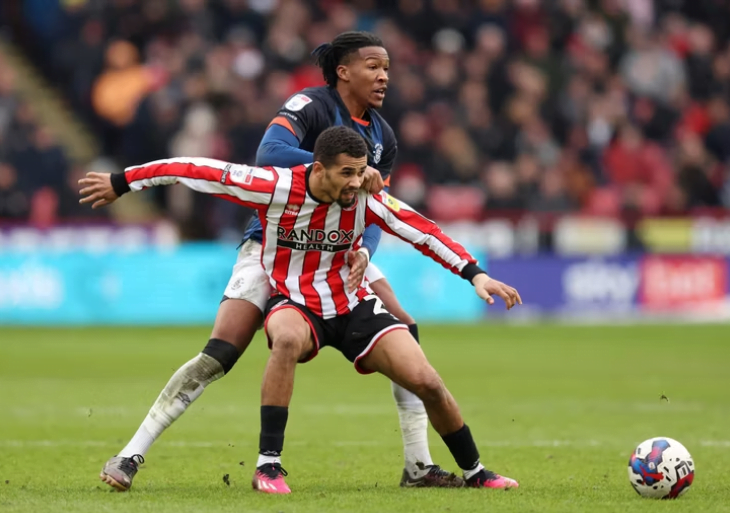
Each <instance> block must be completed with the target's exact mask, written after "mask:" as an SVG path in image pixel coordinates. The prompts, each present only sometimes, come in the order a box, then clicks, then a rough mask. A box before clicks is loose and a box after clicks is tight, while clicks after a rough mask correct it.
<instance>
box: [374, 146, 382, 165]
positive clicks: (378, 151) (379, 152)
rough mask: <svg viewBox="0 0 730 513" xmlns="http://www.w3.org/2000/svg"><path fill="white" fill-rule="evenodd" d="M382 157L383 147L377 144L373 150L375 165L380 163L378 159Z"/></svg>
mask: <svg viewBox="0 0 730 513" xmlns="http://www.w3.org/2000/svg"><path fill="white" fill-rule="evenodd" d="M382 156H383V145H382V144H380V143H378V144H376V145H375V147H374V148H373V162H374V163H375V164H378V163H379V162H380V157H382Z"/></svg>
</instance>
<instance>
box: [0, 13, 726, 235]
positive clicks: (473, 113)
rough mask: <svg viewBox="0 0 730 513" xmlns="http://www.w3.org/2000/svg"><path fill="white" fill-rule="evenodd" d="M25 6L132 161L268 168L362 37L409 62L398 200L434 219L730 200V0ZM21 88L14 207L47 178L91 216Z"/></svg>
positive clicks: (201, 213)
mask: <svg viewBox="0 0 730 513" xmlns="http://www.w3.org/2000/svg"><path fill="white" fill-rule="evenodd" d="M55 2H57V5H56V3H55ZM50 4H53V6H52V8H51V7H49V5H50ZM23 5H24V7H23V11H22V13H16V14H18V15H17V16H15V17H14V18H13V20H14V21H13V23H11V26H12V27H13V30H12V34H13V37H14V40H15V42H16V43H18V44H19V45H21V46H22V47H23V48H24V49H25V50H26V51H27V52H28V53H29V55H31V56H32V58H33V60H34V62H35V63H36V64H37V65H38V66H39V67H40V68H41V69H42V70H43V71H44V73H45V74H46V76H47V77H48V78H49V80H51V81H52V83H53V84H54V85H55V86H56V87H58V88H59V89H60V90H61V91H62V92H63V94H64V95H65V96H66V98H67V99H68V102H69V103H70V104H71V105H72V106H73V108H74V109H75V112H76V113H77V114H78V115H79V116H80V117H81V118H82V119H83V120H84V121H85V122H86V123H87V124H88V126H89V127H92V129H93V131H94V133H95V134H96V135H98V136H99V138H100V140H101V141H102V144H103V148H104V153H105V155H106V156H108V157H110V158H111V159H113V162H115V164H116V165H117V166H119V167H122V166H126V165H129V164H132V163H140V162H143V161H148V160H153V159H158V158H165V157H171V156H182V155H187V156H208V157H214V158H220V159H225V160H232V161H236V162H241V163H253V161H254V156H255V153H256V148H257V145H258V142H259V140H260V138H261V136H262V134H263V132H264V130H265V128H266V125H267V124H268V122H269V121H270V120H271V119H272V117H273V116H274V114H275V113H276V111H277V109H278V108H279V107H280V105H281V104H283V103H284V102H285V101H286V99H287V97H288V96H289V95H291V94H292V93H294V92H295V91H297V90H299V89H301V88H304V87H308V86H314V85H321V84H322V78H321V75H320V72H319V70H318V69H317V68H316V67H314V66H313V65H312V60H311V58H310V56H309V53H310V51H311V50H312V49H313V48H314V47H316V46H317V45H319V44H320V43H322V42H324V41H328V40H331V39H332V38H333V37H334V36H335V35H337V34H338V33H340V32H343V31H346V30H353V29H358V30H370V31H374V32H376V33H377V34H378V35H380V37H381V38H382V39H383V41H384V43H385V46H386V49H387V50H388V52H389V54H390V56H391V60H392V65H391V72H390V81H391V82H390V87H389V89H388V93H387V97H386V101H385V106H384V108H383V115H384V117H385V118H386V120H388V121H389V122H390V124H391V125H392V126H393V128H394V129H395V131H396V135H397V137H398V141H399V157H398V160H397V166H396V169H395V172H394V176H393V188H394V194H396V195H397V196H399V197H402V198H403V199H404V200H405V201H407V202H409V203H411V204H412V205H413V206H415V207H417V208H419V209H422V210H423V211H425V212H427V213H428V214H429V215H431V216H432V217H434V218H436V219H440V220H453V219H480V218H482V217H483V216H484V215H485V214H486V215H502V214H504V213H508V214H509V215H513V214H514V213H516V212H524V211H530V212H557V213H562V212H585V213H589V214H599V215H613V216H616V215H674V214H686V213H688V212H690V211H692V210H694V209H705V208H723V207H724V208H728V207H730V105H729V102H730V2H727V1H724V0H545V1H540V0H512V1H508V0H472V1H466V0H353V1H349V2H344V1H338V0H309V1H307V0H177V1H172V0H54V1H49V0H26V2H24V3H23ZM1 66H2V63H0V67H1ZM8 77H10V78H8ZM12 82H13V81H12V73H10V72H8V71H7V70H3V69H0V217H13V216H18V215H20V216H23V215H29V214H28V212H30V211H31V210H32V208H33V205H32V204H33V202H34V201H38V202H40V203H44V202H47V201H48V198H47V197H44V198H42V199H40V200H38V199H36V198H37V197H38V196H37V193H38V191H39V190H44V191H46V193H45V194H46V196H50V194H49V193H48V192H47V191H49V190H52V191H57V192H58V191H60V192H59V193H58V194H57V198H56V200H55V201H56V203H57V204H58V207H57V208H58V211H59V215H60V216H62V217H64V216H78V215H80V214H81V213H80V212H79V211H78V210H77V209H74V208H70V207H69V208H68V209H67V210H66V211H64V210H63V205H64V203H69V202H68V201H66V200H65V199H64V198H65V196H66V195H67V194H69V188H68V187H67V182H70V181H73V179H72V178H73V177H74V176H75V175H76V174H78V173H79V172H83V170H82V169H75V168H74V167H73V166H71V165H70V164H69V163H68V162H67V161H66V159H65V158H64V157H63V151H62V150H61V149H59V148H58V147H57V145H56V144H55V143H54V141H53V137H52V136H51V135H50V134H49V133H48V132H47V131H45V130H44V129H43V128H42V127H37V126H35V125H34V124H33V119H32V118H33V115H32V112H29V110H28V109H27V108H26V107H27V106H24V105H23V103H22V102H18V101H17V100H16V98H15V95H14V94H13V83H12ZM31 111H32V109H31ZM24 177H25V179H24ZM69 177H71V179H70V178H69ZM34 194H35V196H34ZM21 197H22V198H23V199H22V200H21V199H19V198H21ZM7 198H10V199H7ZM13 198H16V199H13ZM74 199H75V198H74ZM152 199H153V200H154V201H155V202H157V203H158V204H159V205H160V207H161V208H162V209H163V210H164V211H165V212H167V213H169V215H171V216H173V217H174V218H175V219H176V220H177V221H178V222H180V223H181V225H183V226H187V227H188V228H189V233H190V234H192V236H196V237H218V236H221V233H223V232H224V231H225V230H229V231H230V230H233V231H238V230H240V229H241V226H240V224H241V222H242V221H243V216H245V215H246V214H245V213H242V212H241V211H240V210H241V209H238V208H237V207H232V206H225V205H223V206H222V205H221V204H220V203H221V202H218V201H215V200H211V199H210V198H203V197H196V196H192V197H191V196H190V195H187V194H181V193H178V192H175V191H173V190H172V188H170V190H167V191H161V192H160V191H156V192H155V193H154V196H153V197H152ZM16 203H17V205H21V204H22V206H21V207H17V206H16V207H14V206H13V205H16ZM71 203H73V202H71ZM14 209H15V210H14Z"/></svg>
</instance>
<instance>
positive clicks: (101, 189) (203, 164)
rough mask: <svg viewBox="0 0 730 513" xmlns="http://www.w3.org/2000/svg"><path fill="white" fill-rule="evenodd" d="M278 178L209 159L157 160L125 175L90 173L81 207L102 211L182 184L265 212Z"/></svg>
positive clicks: (83, 183) (84, 180)
mask: <svg viewBox="0 0 730 513" xmlns="http://www.w3.org/2000/svg"><path fill="white" fill-rule="evenodd" d="M277 179H278V175H277V173H276V171H274V170H273V169H263V168H258V167H250V166H244V165H239V164H231V163H229V162H223V161H220V160H215V159H207V158H185V157H183V158H174V159H165V160H156V161H154V162H149V163H147V164H143V165H141V166H134V167H129V168H127V169H126V170H125V172H124V173H118V174H113V175H111V174H109V173H87V175H86V178H82V179H81V180H79V185H81V186H83V188H82V189H81V191H80V194H81V196H83V197H82V198H81V200H80V201H79V203H91V204H92V208H97V207H102V206H104V205H108V204H110V203H112V202H114V201H115V200H117V199H118V198H119V197H120V196H122V195H123V194H126V193H127V192H130V191H132V192H137V191H141V190H144V189H146V188H148V187H155V186H158V185H173V184H177V183H179V184H182V185H185V186H186V187H189V188H190V189H193V190H194V191H198V192H203V193H206V194H212V195H213V196H217V197H220V198H223V199H226V200H228V201H232V202H234V203H238V204H240V205H243V206H246V207H250V208H256V209H261V208H266V207H268V205H269V203H271V199H272V196H273V193H274V189H275V188H276V182H277Z"/></svg>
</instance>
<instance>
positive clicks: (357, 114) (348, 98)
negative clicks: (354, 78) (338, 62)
mask: <svg viewBox="0 0 730 513" xmlns="http://www.w3.org/2000/svg"><path fill="white" fill-rule="evenodd" d="M337 92H338V93H339V94H340V98H342V103H344V104H345V107H347V110H348V112H349V113H350V116H352V117H353V118H358V119H363V118H364V117H365V112H367V110H368V106H367V104H364V105H363V104H362V103H361V102H359V101H357V99H356V98H355V96H354V95H353V94H351V93H350V91H348V90H347V87H345V86H344V85H343V84H342V82H339V83H338V84H337Z"/></svg>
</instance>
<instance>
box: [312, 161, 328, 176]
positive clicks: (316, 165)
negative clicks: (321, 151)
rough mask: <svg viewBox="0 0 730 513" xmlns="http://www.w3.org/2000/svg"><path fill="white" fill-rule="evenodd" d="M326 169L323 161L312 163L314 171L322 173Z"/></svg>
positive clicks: (318, 173)
mask: <svg viewBox="0 0 730 513" xmlns="http://www.w3.org/2000/svg"><path fill="white" fill-rule="evenodd" d="M324 170H325V167H324V165H323V164H322V163H321V162H319V161H318V160H317V161H315V162H314V164H312V173H314V174H317V175H321V174H323V173H324Z"/></svg>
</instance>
